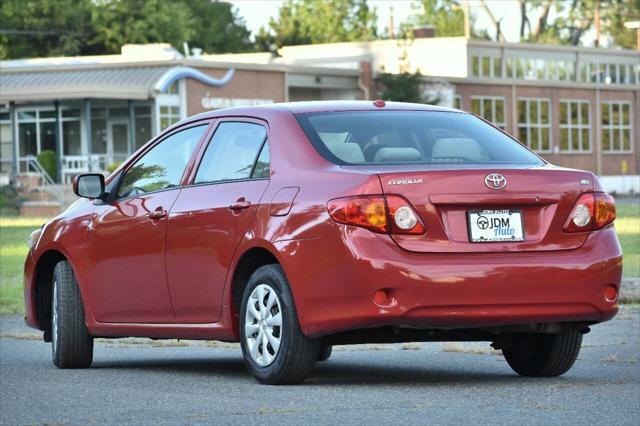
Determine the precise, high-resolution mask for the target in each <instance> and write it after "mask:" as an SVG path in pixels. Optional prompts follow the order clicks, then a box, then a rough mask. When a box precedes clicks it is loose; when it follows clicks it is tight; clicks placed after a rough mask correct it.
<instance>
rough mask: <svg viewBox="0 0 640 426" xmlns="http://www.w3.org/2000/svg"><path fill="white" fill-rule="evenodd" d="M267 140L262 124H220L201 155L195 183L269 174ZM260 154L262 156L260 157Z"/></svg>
mask: <svg viewBox="0 0 640 426" xmlns="http://www.w3.org/2000/svg"><path fill="white" fill-rule="evenodd" d="M266 139H267V130H266V129H265V128H264V127H263V126H261V125H259V124H254V123H241V122H223V123H221V124H220V125H219V126H218V128H217V129H216V132H215V134H214V135H213V138H212V139H211V141H210V142H209V146H207V150H206V151H205V153H204V156H203V157H202V161H201V162H200V167H199V168H198V172H197V173H196V178H195V181H194V183H196V184H200V183H209V182H221V181H233V180H241V179H250V178H252V177H255V178H258V177H263V176H264V175H265V173H266V175H267V176H266V177H268V174H269V171H268V170H269V149H268V146H267V144H266V143H265V142H266ZM265 148H266V150H265ZM261 152H262V153H261ZM259 155H260V157H261V158H258V156H259ZM256 161H258V162H259V163H258V165H259V166H260V169H259V170H254V167H256V166H257V165H256ZM260 161H262V163H260ZM265 161H266V165H265V164H264V162H265ZM256 169H257V167H256ZM265 170H266V172H265Z"/></svg>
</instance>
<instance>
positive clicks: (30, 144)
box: [18, 107, 57, 179]
mask: <svg viewBox="0 0 640 426" xmlns="http://www.w3.org/2000/svg"><path fill="white" fill-rule="evenodd" d="M56 133H57V131H56V111H55V109H53V108H52V107H47V108H40V109H36V108H34V109H24V110H19V111H18V155H19V156H20V160H21V161H20V165H19V167H20V171H25V170H27V162H26V159H27V158H26V157H30V156H33V157H35V156H37V155H38V154H39V153H40V152H42V151H44V150H52V151H56V152H57V146H56ZM52 178H54V179H55V178H56V177H55V176H52Z"/></svg>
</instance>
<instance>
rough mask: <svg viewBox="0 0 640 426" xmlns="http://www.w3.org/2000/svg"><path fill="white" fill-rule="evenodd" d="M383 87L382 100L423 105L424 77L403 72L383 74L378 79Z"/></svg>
mask: <svg viewBox="0 0 640 426" xmlns="http://www.w3.org/2000/svg"><path fill="white" fill-rule="evenodd" d="M376 80H377V82H378V83H380V84H381V85H382V88H383V90H382V93H380V98H382V99H384V100H386V101H396V102H413V103H422V102H423V101H424V99H423V96H422V75H420V73H418V72H415V73H413V74H412V73H409V72H403V73H400V74H391V73H386V72H382V73H380V74H379V75H378V78H377V79H376Z"/></svg>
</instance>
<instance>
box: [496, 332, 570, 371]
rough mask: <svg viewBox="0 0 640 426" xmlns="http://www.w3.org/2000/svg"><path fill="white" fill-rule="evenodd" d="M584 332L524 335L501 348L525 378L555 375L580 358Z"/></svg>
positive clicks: (568, 367)
mask: <svg viewBox="0 0 640 426" xmlns="http://www.w3.org/2000/svg"><path fill="white" fill-rule="evenodd" d="M581 344H582V334H581V333H580V332H579V331H576V330H567V331H564V332H562V333H558V334H533V335H522V336H518V337H516V338H514V339H513V340H512V341H511V342H510V344H509V345H507V346H505V347H504V348H503V349H502V353H503V354H504V357H505V359H506V360H507V363H508V364H509V366H510V367H511V368H512V369H513V370H514V371H515V372H516V373H518V374H519V375H521V376H526V377H554V376H560V375H561V374H564V373H566V372H567V371H569V369H570V368H571V367H572V366H573V363H574V362H575V361H576V358H578V353H579V352H580V345H581Z"/></svg>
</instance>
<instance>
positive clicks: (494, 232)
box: [467, 210, 524, 243]
mask: <svg viewBox="0 0 640 426" xmlns="http://www.w3.org/2000/svg"><path fill="white" fill-rule="evenodd" d="M467 218H468V222H469V239H470V240H471V242H472V243H491V242H499V241H524V231H523V226H522V212H521V211H520V210H473V211H469V212H467Z"/></svg>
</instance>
